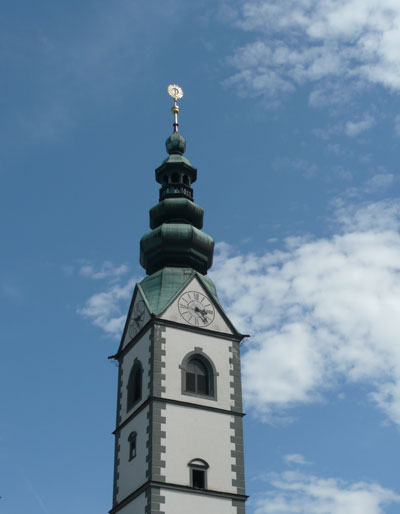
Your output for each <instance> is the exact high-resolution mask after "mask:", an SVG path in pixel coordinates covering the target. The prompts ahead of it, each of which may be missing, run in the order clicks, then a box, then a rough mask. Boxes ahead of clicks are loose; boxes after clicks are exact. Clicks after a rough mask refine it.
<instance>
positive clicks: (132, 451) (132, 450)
mask: <svg viewBox="0 0 400 514" xmlns="http://www.w3.org/2000/svg"><path fill="white" fill-rule="evenodd" d="M136 436H137V434H136V432H132V433H131V434H129V437H128V441H129V460H130V461H131V460H132V459H134V458H135V457H136V438H137V437H136Z"/></svg>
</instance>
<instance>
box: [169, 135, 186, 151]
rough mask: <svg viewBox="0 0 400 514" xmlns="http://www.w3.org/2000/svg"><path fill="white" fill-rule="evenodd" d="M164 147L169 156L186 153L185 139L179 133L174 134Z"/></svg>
mask: <svg viewBox="0 0 400 514" xmlns="http://www.w3.org/2000/svg"><path fill="white" fill-rule="evenodd" d="M165 147H166V149H167V152H168V153H169V154H170V155H171V154H174V153H178V154H181V155H182V154H184V153H185V151H186V139H185V138H184V137H183V136H181V134H179V132H174V133H173V134H171V135H170V136H169V137H168V138H167V140H166V141H165Z"/></svg>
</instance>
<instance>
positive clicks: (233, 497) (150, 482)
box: [109, 480, 248, 514]
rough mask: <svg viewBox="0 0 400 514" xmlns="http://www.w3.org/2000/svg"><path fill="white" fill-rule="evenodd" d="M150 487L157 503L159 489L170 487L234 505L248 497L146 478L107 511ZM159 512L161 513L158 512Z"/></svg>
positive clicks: (147, 495) (116, 507) (120, 505)
mask: <svg viewBox="0 0 400 514" xmlns="http://www.w3.org/2000/svg"><path fill="white" fill-rule="evenodd" d="M150 488H152V489H154V492H155V494H156V495H157V496H158V497H159V500H160V501H159V503H163V498H164V497H163V496H161V494H160V493H161V491H160V490H161V489H170V490H173V491H180V492H185V493H189V494H197V495H202V496H209V497H214V498H215V497H217V498H226V499H228V500H232V504H234V503H235V506H236V505H238V504H243V502H245V501H246V500H247V498H248V496H246V495H245V494H234V493H228V492H224V491H214V490H209V489H196V488H194V487H189V486H186V485H179V484H171V483H166V482H157V481H156V480H148V481H147V482H145V483H144V484H143V485H141V486H140V487H138V488H137V489H136V490H135V491H133V492H132V493H131V494H129V495H128V496H126V497H125V498H124V499H123V500H121V501H120V502H119V503H118V504H117V505H114V507H113V508H112V509H111V510H110V511H109V513H110V514H114V513H115V512H118V511H119V510H121V509H122V508H124V507H125V506H126V505H128V503H130V502H131V501H133V500H134V499H135V498H137V497H138V496H140V495H141V494H142V493H145V492H146V491H148V490H149V489H150ZM149 496H152V495H149V494H146V497H147V498H148V497H149ZM160 514H161V513H160Z"/></svg>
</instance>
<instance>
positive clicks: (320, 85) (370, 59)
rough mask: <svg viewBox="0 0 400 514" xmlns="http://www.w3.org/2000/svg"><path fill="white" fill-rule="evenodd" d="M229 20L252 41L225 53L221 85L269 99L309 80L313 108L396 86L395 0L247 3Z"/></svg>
mask: <svg viewBox="0 0 400 514" xmlns="http://www.w3.org/2000/svg"><path fill="white" fill-rule="evenodd" d="M234 5H235V6H236V13H235V14H236V16H235V17H234V18H233V17H232V16H231V17H230V18H229V19H228V22H229V23H232V20H233V19H234V22H233V23H235V24H236V26H237V27H239V28H241V29H242V30H244V31H248V32H251V33H254V34H255V39H254V41H252V42H250V43H247V44H245V45H244V46H242V47H241V48H238V49H237V50H236V51H235V53H234V55H233V56H232V58H231V64H232V65H233V67H234V68H236V72H235V73H234V74H233V76H232V77H231V78H230V79H229V80H228V83H230V84H234V85H236V86H237V87H238V88H239V90H240V91H241V92H242V93H246V94H248V93H250V94H254V95H260V96H263V97H274V96H276V95H278V94H281V93H282V92H291V91H293V90H294V89H295V88H296V87H298V86H299V85H302V84H312V85H313V88H314V90H313V92H312V93H311V96H310V103H311V104H312V105H321V104H324V103H329V102H342V101H344V100H346V99H347V98H348V97H349V95H350V94H351V91H352V90H354V89H356V90H359V89H360V88H363V87H365V86H367V85H371V84H379V85H382V86H384V87H386V88H388V89H389V90H393V91H398V90H400V54H399V52H398V48H399V47H400V3H399V2H398V1H397V0H339V1H335V2H334V1H332V0H268V1H267V0H247V1H244V2H236V3H234Z"/></svg>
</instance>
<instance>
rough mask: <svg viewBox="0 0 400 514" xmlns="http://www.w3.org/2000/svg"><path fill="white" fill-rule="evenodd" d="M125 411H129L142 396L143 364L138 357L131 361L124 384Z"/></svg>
mask: <svg viewBox="0 0 400 514" xmlns="http://www.w3.org/2000/svg"><path fill="white" fill-rule="evenodd" d="M138 373H140V390H139V393H137V375H138ZM126 393H127V394H126V412H129V411H130V410H132V409H133V407H134V406H135V405H136V404H138V403H139V402H140V401H141V399H142V397H143V365H142V363H141V362H140V360H139V359H138V358H136V359H135V360H134V361H133V364H132V368H131V371H130V372H129V378H128V383H127V385H126Z"/></svg>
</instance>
